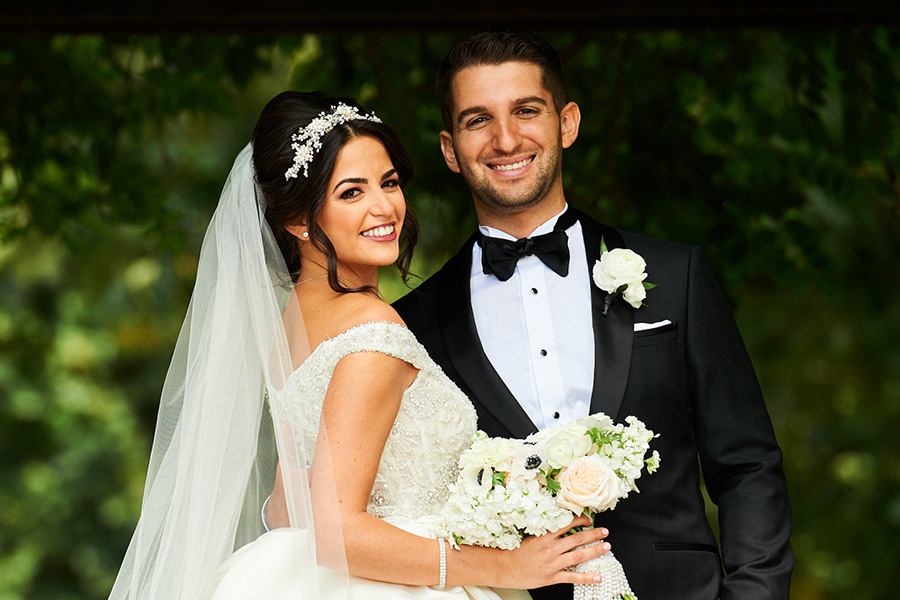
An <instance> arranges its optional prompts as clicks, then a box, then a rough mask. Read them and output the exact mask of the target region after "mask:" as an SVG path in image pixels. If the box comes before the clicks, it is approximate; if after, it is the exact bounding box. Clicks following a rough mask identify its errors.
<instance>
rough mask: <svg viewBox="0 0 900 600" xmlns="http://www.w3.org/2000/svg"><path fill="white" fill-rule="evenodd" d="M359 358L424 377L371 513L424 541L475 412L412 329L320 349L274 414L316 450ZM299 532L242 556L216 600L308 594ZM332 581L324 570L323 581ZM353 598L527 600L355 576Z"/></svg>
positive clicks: (364, 328) (508, 593) (361, 332)
mask: <svg viewBox="0 0 900 600" xmlns="http://www.w3.org/2000/svg"><path fill="white" fill-rule="evenodd" d="M355 352H381V353H384V354H387V355H390V356H393V357H396V358H399V359H401V360H404V361H406V362H408V363H410V364H411V365H413V366H414V367H415V368H416V369H418V370H419V373H418V375H417V376H416V378H415V380H414V381H413V383H412V384H411V385H410V386H409V388H407V389H406V391H405V392H404V394H403V398H402V401H401V403H400V409H399V412H398V413H397V418H396V420H395V421H394V425H393V428H392V429H391V432H390V435H389V436H388V438H387V441H386V443H385V446H384V452H383V453H382V456H381V463H380V465H379V467H378V473H377V475H376V477H375V485H374V486H373V489H372V494H371V496H370V497H369V503H368V509H367V510H368V512H369V513H370V514H373V515H375V516H377V517H380V518H382V519H384V520H385V521H388V522H389V523H391V524H393V525H395V526H397V527H400V528H402V529H404V530H406V531H409V532H411V533H414V534H416V535H422V536H425V537H428V535H427V527H426V526H425V522H426V521H427V518H428V517H429V516H433V515H436V514H437V513H438V512H439V510H440V508H441V506H442V505H443V503H444V502H445V500H446V499H447V496H448V486H449V485H450V484H451V483H453V482H454V481H455V480H456V475H457V461H458V458H459V455H460V453H461V452H462V451H463V450H465V449H466V448H467V447H468V446H469V445H470V444H471V442H472V440H473V439H474V436H475V432H476V415H475V409H474V408H473V406H472V404H471V403H470V402H469V400H468V398H466V396H465V395H464V394H463V393H462V392H461V391H460V390H459V388H457V387H456V385H455V384H453V382H451V381H450V379H449V378H447V376H446V375H445V374H444V373H443V371H442V370H441V369H440V367H439V366H437V364H435V362H434V361H433V360H431V357H429V356H428V353H427V352H426V351H425V348H424V347H422V345H421V344H419V342H418V341H417V340H416V338H415V336H414V335H413V334H412V332H410V331H409V330H408V329H406V328H405V327H403V326H402V325H398V324H396V323H389V322H369V323H363V324H361V325H358V326H356V327H353V328H351V329H349V330H347V331H344V332H343V333H341V334H339V335H337V336H336V337H334V338H331V339H329V340H326V341H324V342H322V343H321V344H320V345H319V346H318V347H317V348H316V349H315V351H314V352H313V353H312V354H311V355H310V356H309V358H307V359H306V361H305V362H304V363H303V364H302V365H301V366H300V367H299V368H298V369H297V370H296V371H294V373H293V374H292V375H291V376H290V378H289V379H288V381H287V384H286V385H285V387H284V389H283V390H281V391H280V392H279V393H277V394H273V395H272V397H271V406H272V411H273V412H274V413H276V414H277V416H278V417H280V420H281V421H282V422H284V423H292V424H294V427H295V431H302V432H303V435H304V437H305V438H306V442H307V447H309V448H314V447H315V439H316V437H317V435H318V431H317V430H318V424H319V419H320V416H321V412H322V403H323V401H324V399H325V392H326V391H327V389H328V384H329V382H330V380H331V375H332V373H333V371H334V368H335V366H336V365H337V363H338V361H339V360H340V359H341V358H343V357H344V356H346V355H348V354H352V353H355ZM297 535H304V533H303V532H301V531H299V530H295V529H290V528H283V529H275V530H273V531H270V532H268V533H266V534H264V535H263V536H261V537H260V538H258V539H257V540H256V541H254V542H253V543H251V544H248V545H247V546H244V547H243V548H241V549H239V550H238V551H237V552H235V553H234V555H232V556H231V557H230V558H229V559H228V560H227V561H226V562H225V563H224V564H223V565H222V566H221V567H220V569H219V570H218V572H217V574H216V578H215V580H216V584H215V589H214V591H213V593H212V595H211V597H210V600H249V599H251V598H252V599H254V600H255V599H265V600H288V599H292V598H297V597H302V596H298V594H297V592H296V590H298V589H299V588H300V587H301V586H302V581H303V578H304V575H303V573H302V572H298V569H297V568H296V565H297V563H296V561H293V560H292V559H291V556H290V553H291V551H292V548H293V547H294V544H293V542H292V536H297ZM373 551H377V549H375V550H373ZM450 552H452V550H451V551H450ZM435 554H437V552H435ZM310 568H316V569H317V577H318V578H319V580H320V581H321V580H322V578H323V575H322V572H323V571H327V570H325V569H323V568H322V567H312V566H310ZM328 576H329V575H328V574H327V572H326V574H325V575H324V577H325V578H326V579H327V577H328ZM334 576H335V577H336V579H335V581H338V580H340V581H346V579H345V578H344V577H343V576H338V574H337V573H334ZM326 588H327V585H326ZM321 593H322V592H321V591H320V592H319V594H320V595H321ZM349 593H350V599H351V600H398V599H409V600H457V599H459V600H465V599H474V600H498V599H501V600H526V599H528V598H530V596H529V595H528V593H527V592H525V591H522V590H506V589H492V588H484V587H473V586H465V587H454V588H447V589H439V588H437V587H436V586H435V587H424V586H408V585H399V584H392V583H385V582H380V581H374V580H369V579H362V578H359V577H354V576H350V586H349ZM321 600H325V598H321Z"/></svg>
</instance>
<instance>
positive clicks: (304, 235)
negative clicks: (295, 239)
mask: <svg viewBox="0 0 900 600" xmlns="http://www.w3.org/2000/svg"><path fill="white" fill-rule="evenodd" d="M308 237H309V232H308V231H304V232H303V239H306V238H308Z"/></svg>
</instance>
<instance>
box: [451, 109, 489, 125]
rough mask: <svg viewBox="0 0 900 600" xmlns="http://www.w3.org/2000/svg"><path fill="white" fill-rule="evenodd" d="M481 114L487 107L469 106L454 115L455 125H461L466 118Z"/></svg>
mask: <svg viewBox="0 0 900 600" xmlns="http://www.w3.org/2000/svg"><path fill="white" fill-rule="evenodd" d="M481 112H487V107H485V106H471V107H469V108H467V109H465V110H461V111H459V114H458V115H456V124H457V125H462V122H463V119H465V118H466V117H468V116H469V115H474V114H477V113H481Z"/></svg>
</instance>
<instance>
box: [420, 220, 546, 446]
mask: <svg viewBox="0 0 900 600" xmlns="http://www.w3.org/2000/svg"><path fill="white" fill-rule="evenodd" d="M474 242H475V236H472V237H471V238H469V240H468V241H467V242H466V243H465V245H464V246H463V247H462V249H461V250H460V251H459V252H458V253H456V255H455V256H453V258H451V259H450V260H449V261H447V264H446V265H445V266H444V268H443V269H442V271H443V277H442V278H441V280H440V285H439V287H438V297H437V311H438V326H439V327H440V328H441V337H442V338H443V340H444V346H445V347H446V349H447V354H448V355H449V357H450V361H451V362H452V363H453V366H454V367H455V368H456V371H457V373H459V376H460V377H461V378H462V380H463V381H464V382H465V384H466V386H468V388H469V390H470V391H471V393H472V394H474V395H475V398H472V400H473V402H477V403H478V404H480V405H481V406H482V407H484V410H486V411H487V412H489V413H490V414H492V415H493V416H494V417H495V418H496V419H497V420H498V421H499V422H500V423H503V424H504V425H505V426H506V427H507V429H508V430H509V433H510V435H511V436H513V437H525V436H527V435H528V434H530V433H533V432H535V431H537V428H536V427H535V426H534V424H533V423H532V422H531V419H529V418H528V415H527V414H526V413H525V411H524V410H523V409H522V407H521V406H520V405H519V403H518V401H516V399H515V397H514V396H513V395H512V393H511V392H510V391H509V388H507V387H506V384H505V383H503V380H502V379H501V378H500V376H499V375H498V374H497V371H496V370H494V367H493V365H491V363H490V361H489V360H488V357H487V355H485V353H484V348H483V347H482V345H481V340H480V339H479V338H478V330H477V329H476V327H475V316H474V314H473V313H472V302H471V297H470V292H469V278H470V274H471V265H472V244H473V243H474Z"/></svg>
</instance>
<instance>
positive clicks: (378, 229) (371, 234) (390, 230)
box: [360, 223, 397, 242]
mask: <svg viewBox="0 0 900 600" xmlns="http://www.w3.org/2000/svg"><path fill="white" fill-rule="evenodd" d="M360 235H361V236H363V237H364V238H366V239H367V240H372V241H375V242H392V241H394V240H395V239H397V227H396V223H386V224H384V225H376V226H375V227H370V228H369V229H366V230H365V231H363V232H362V233H360Z"/></svg>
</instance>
